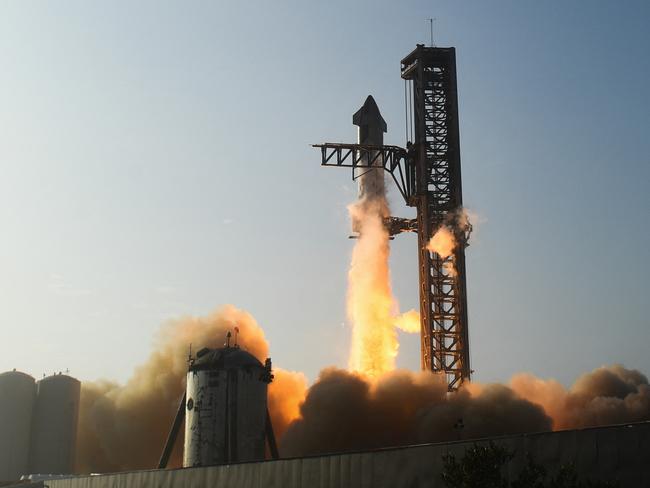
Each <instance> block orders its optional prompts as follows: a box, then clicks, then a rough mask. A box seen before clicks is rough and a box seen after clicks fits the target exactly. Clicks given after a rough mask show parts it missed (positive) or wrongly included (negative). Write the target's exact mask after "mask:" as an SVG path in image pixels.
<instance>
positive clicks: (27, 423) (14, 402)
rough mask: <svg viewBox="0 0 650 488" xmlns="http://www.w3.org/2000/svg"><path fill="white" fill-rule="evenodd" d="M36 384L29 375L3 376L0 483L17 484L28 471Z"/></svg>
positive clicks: (0, 386) (0, 382)
mask: <svg viewBox="0 0 650 488" xmlns="http://www.w3.org/2000/svg"><path fill="white" fill-rule="evenodd" d="M35 399H36V382H35V381H34V378H32V377H31V376H29V375H28V374H25V373H21V372H19V371H8V372H6V373H2V374H0V481H13V480H18V479H20V477H21V476H22V475H23V474H27V472H28V470H29V466H28V461H29V441H30V436H31V425H32V411H33V408H34V402H35Z"/></svg>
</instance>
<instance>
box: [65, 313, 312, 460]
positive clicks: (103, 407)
mask: <svg viewBox="0 0 650 488" xmlns="http://www.w3.org/2000/svg"><path fill="white" fill-rule="evenodd" d="M235 326H237V327H238V328H239V331H240V333H239V337H238V340H239V344H240V346H241V347H242V348H244V349H246V350H247V351H248V352H250V353H251V354H253V355H254V356H255V357H257V358H258V359H259V360H260V361H262V362H263V361H264V359H265V358H266V357H268V350H269V347H268V343H267V341H266V338H265V337H264V332H263V330H262V328H261V327H260V326H259V325H258V324H257V322H256V321H255V319H254V318H253V317H252V316H251V315H250V314H248V313H247V312H244V311H242V310H239V309H237V308H235V307H233V306H230V305H229V306H225V307H223V308H221V309H219V310H218V311H216V312H214V313H212V314H210V315H208V316H205V317H186V318H183V319H180V320H177V321H173V322H170V323H169V324H167V325H166V326H164V327H163V328H162V330H161V331H160V333H159V334H158V337H157V340H156V341H155V347H154V351H153V352H152V353H151V354H150V355H149V358H148V359H147V360H146V361H145V362H144V364H142V365H141V366H139V367H138V368H137V369H136V370H135V371H134V373H133V375H132V377H131V378H130V379H129V380H128V381H127V383H126V384H124V385H120V384H117V383H114V382H108V381H96V382H84V383H82V388H81V406H80V418H79V433H78V449H77V465H78V466H77V470H78V471H79V472H108V471H123V470H129V469H146V468H153V467H155V466H156V464H157V462H158V457H159V456H160V453H161V452H162V448H163V445H164V442H165V439H166V437H167V433H168V432H169V428H170V426H171V423H172V420H173V418H174V415H175V414H176V410H177V408H178V404H179V401H180V398H181V396H182V395H183V391H184V390H185V376H186V373H187V355H188V351H189V346H190V344H192V345H193V348H194V349H195V350H197V349H200V348H202V347H210V348H215V347H222V346H223V345H224V342H225V337H226V333H227V332H228V331H230V330H233V329H234V327H235ZM274 376H275V378H274V381H273V382H272V383H271V384H270V386H269V411H270V413H271V419H272V422H273V425H274V429H275V430H276V434H277V435H278V436H280V435H282V433H283V432H284V430H286V428H287V425H288V424H289V423H290V422H291V421H292V420H293V419H294V418H297V416H298V408H299V405H300V403H301V402H302V400H303V398H304V396H305V391H306V383H307V382H306V379H305V377H304V375H303V374H302V373H294V372H290V371H285V370H281V369H275V370H274ZM182 445H183V439H182V431H181V435H180V437H179V438H178V439H177V441H176V447H175V450H174V453H173V456H172V459H171V461H170V466H180V464H181V457H182Z"/></svg>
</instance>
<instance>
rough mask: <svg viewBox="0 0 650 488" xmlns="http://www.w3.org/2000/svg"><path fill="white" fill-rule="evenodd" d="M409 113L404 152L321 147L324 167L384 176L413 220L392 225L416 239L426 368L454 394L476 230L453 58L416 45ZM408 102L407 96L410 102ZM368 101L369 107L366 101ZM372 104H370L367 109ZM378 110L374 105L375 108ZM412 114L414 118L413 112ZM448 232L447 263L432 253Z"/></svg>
mask: <svg viewBox="0 0 650 488" xmlns="http://www.w3.org/2000/svg"><path fill="white" fill-rule="evenodd" d="M401 77H402V78H403V79H404V80H405V101H406V104H407V106H406V109H407V138H409V129H408V128H409V124H410V128H411V130H410V139H411V140H409V141H407V143H406V148H402V147H398V146H387V145H372V144H339V143H324V144H316V145H314V147H318V148H320V150H321V164H322V165H323V166H340V167H348V168H352V169H353V177H356V176H354V175H355V174H357V170H359V171H358V172H359V173H361V174H363V172H364V170H365V171H368V170H369V168H373V167H377V168H383V169H384V170H385V171H387V172H388V173H389V174H390V175H391V177H392V179H393V181H394V182H395V184H396V186H397V188H398V190H399V192H400V194H401V195H402V197H403V199H404V201H405V203H406V205H407V206H410V207H415V208H416V209H417V217H416V219H405V218H399V217H389V218H388V219H386V222H385V224H386V228H387V229H388V232H389V233H390V235H391V236H393V235H396V234H399V233H402V232H416V233H417V235H418V266H419V295H420V337H421V367H422V369H423V370H430V371H433V372H434V373H440V374H444V375H445V377H446V380H447V386H448V389H449V391H454V390H456V389H458V388H459V387H460V386H461V385H462V383H463V382H464V381H467V380H469V379H470V376H471V373H472V370H471V369H470V356H469V336H468V320H467V287H466V273H465V247H467V243H468V237H469V232H470V231H471V226H469V224H468V223H466V222H465V219H464V217H463V214H462V206H463V197H462V184H461V168H460V137H459V128H458V95H457V86H456V51H455V49H454V48H453V47H449V48H440V47H425V46H424V45H421V44H418V45H417V46H416V48H415V50H414V51H412V52H411V53H410V54H409V55H407V56H406V57H405V58H404V59H402V61H401ZM406 94H410V96H406ZM369 100H372V98H371V97H369ZM366 103H368V101H366ZM373 104H374V101H373ZM409 108H410V110H409ZM442 226H446V227H447V228H448V229H449V230H450V231H451V232H452V233H453V235H454V238H455V242H456V246H455V248H454V250H453V253H452V254H451V255H450V256H447V257H443V256H441V255H440V254H438V253H437V252H435V251H432V250H429V249H428V248H427V246H428V243H429V240H430V239H431V238H432V237H433V235H434V234H435V233H436V231H437V230H438V229H440V228H441V227H442Z"/></svg>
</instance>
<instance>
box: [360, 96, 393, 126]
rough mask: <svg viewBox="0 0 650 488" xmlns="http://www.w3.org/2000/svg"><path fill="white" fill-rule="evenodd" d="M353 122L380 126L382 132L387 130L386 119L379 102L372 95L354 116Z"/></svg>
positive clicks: (361, 124)
mask: <svg viewBox="0 0 650 488" xmlns="http://www.w3.org/2000/svg"><path fill="white" fill-rule="evenodd" d="M352 123H353V124H354V125H358V126H359V127H361V126H364V125H366V126H374V127H379V128H380V129H381V130H382V132H386V130H387V126H386V121H385V120H384V118H383V117H382V116H381V112H380V111H379V107H378V106H377V102H375V99H374V98H372V95H368V98H366V101H365V102H364V104H363V106H362V107H361V108H360V109H359V110H357V112H356V113H355V114H354V115H353V116H352Z"/></svg>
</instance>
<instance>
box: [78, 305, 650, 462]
mask: <svg viewBox="0 0 650 488" xmlns="http://www.w3.org/2000/svg"><path fill="white" fill-rule="evenodd" d="M405 316H407V317H408V316H410V317H411V323H412V324H416V323H417V320H415V319H416V318H417V312H414V311H412V312H408V313H406V314H404V316H402V317H405ZM404 320H407V319H404ZM235 326H237V327H239V330H240V334H239V342H240V344H241V345H242V347H245V348H246V349H247V350H248V351H250V352H251V353H252V354H254V355H255V356H256V357H258V358H259V359H261V360H263V359H264V358H266V357H267V356H268V344H267V342H266V340H265V338H264V333H263V331H262V329H261V328H260V327H259V326H258V324H257V323H256V322H255V320H254V319H253V317H252V316H251V315H249V314H248V313H246V312H244V311H242V310H238V309H236V308H234V307H232V306H227V307H224V308H222V309H220V310H219V311H217V312H214V313H213V314H211V315H209V316H206V317H187V318H185V319H181V320H178V321H174V322H172V323H170V324H167V325H166V326H165V327H164V328H163V329H162V331H161V332H160V334H159V336H158V337H157V340H156V348H155V350H154V352H153V353H151V355H150V356H149V358H148V359H147V360H146V361H145V363H144V364H143V365H142V366H140V367H139V368H137V369H136V371H135V372H134V374H133V376H132V378H131V379H130V380H129V381H128V382H127V383H126V384H125V385H119V384H116V383H113V382H107V381H98V382H92V383H83V385H82V403H81V409H80V426H79V444H78V465H79V471H80V472H108V471H120V470H128V469H141V468H152V467H154V466H155V465H156V463H157V461H158V457H159V455H160V452H161V450H162V446H163V443H164V442H165V439H166V436H167V433H168V430H169V427H170V425H171V422H172V419H173V417H174V415H175V412H176V409H177V407H178V402H179V399H180V397H181V396H182V393H183V390H184V379H185V374H186V371H187V363H186V359H187V353H188V348H189V344H190V343H191V344H193V347H194V348H195V349H196V348H199V347H220V346H222V345H223V342H224V339H225V335H226V333H227V331H229V330H233V329H234V327H235ZM413 327H414V326H413ZM274 374H275V379H274V381H273V383H271V385H270V389H269V410H270V411H271V417H272V419H273V424H274V428H275V432H276V436H277V437H278V439H279V443H280V451H281V454H282V455H283V456H293V455H308V454H317V453H325V452H335V451H347V450H355V449H370V448H376V447H388V446H398V445H406V444H413V443H422V442H435V441H448V440H456V439H471V438H477V437H483V436H491V435H503V434H512V433H519V432H534V431H545V430H550V429H555V430H558V429H568V428H578V427H586V426H596V425H606V424H612V423H624V422H632V421H642V420H650V385H649V384H648V379H647V378H646V376H644V375H643V374H641V373H639V372H638V371H635V370H629V369H626V368H624V367H622V366H618V365H616V366H609V367H602V368H598V369H596V370H594V371H592V372H591V373H588V374H585V375H583V376H581V377H580V378H578V380H577V381H576V382H575V383H574V385H573V386H571V387H570V388H565V387H564V386H562V385H561V384H560V383H558V382H557V381H554V380H543V379H540V378H536V377H535V376H532V375H529V374H519V375H517V376H515V377H514V378H513V379H512V380H511V382H510V384H509V385H498V384H492V385H481V384H477V383H470V384H467V385H465V386H464V387H463V388H462V389H461V390H460V391H458V392H456V393H454V394H448V393H447V389H446V384H445V382H444V380H443V378H442V377H441V376H438V375H434V374H432V373H426V372H418V373H413V372H408V371H403V370H396V371H389V372H385V373H383V374H381V375H379V376H375V377H370V376H367V375H363V374H361V373H355V372H353V371H344V370H340V369H335V368H328V369H325V370H323V371H322V372H321V375H320V377H319V378H318V380H317V381H316V382H315V383H314V385H313V386H312V387H311V388H309V389H308V390H307V387H306V380H305V377H304V376H303V375H302V374H300V373H292V372H287V371H283V370H281V369H277V368H276V369H274ZM176 446H177V448H176V451H175V453H174V456H173V458H172V461H171V463H170V466H179V465H180V463H181V453H182V451H181V446H182V436H181V438H179V439H178V441H177V445H176Z"/></svg>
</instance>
